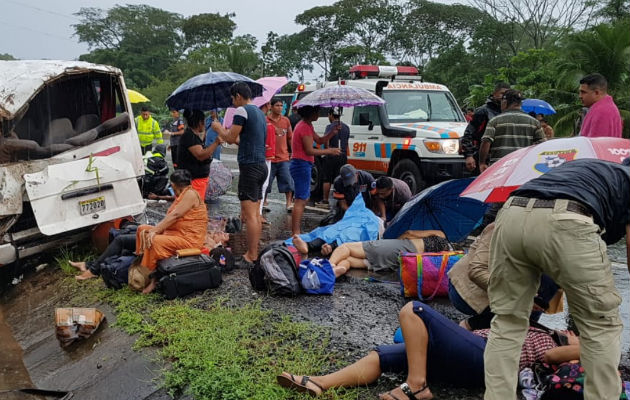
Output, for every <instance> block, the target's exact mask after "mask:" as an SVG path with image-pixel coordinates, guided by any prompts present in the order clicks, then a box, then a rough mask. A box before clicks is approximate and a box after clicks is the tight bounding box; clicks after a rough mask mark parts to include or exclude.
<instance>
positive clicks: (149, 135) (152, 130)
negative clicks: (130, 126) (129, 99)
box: [136, 115, 164, 147]
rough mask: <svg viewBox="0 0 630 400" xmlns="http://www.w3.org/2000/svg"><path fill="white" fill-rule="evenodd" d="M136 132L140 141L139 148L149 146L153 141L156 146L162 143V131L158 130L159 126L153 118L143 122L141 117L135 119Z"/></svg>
mask: <svg viewBox="0 0 630 400" xmlns="http://www.w3.org/2000/svg"><path fill="white" fill-rule="evenodd" d="M136 130H137V131H138V139H140V146H142V147H145V146H150V145H152V144H153V140H155V141H156V143H157V144H160V143H164V139H162V131H161V130H160V124H158V123H157V121H156V120H154V119H153V117H149V119H147V120H145V119H144V118H142V116H141V115H139V116H137V117H136Z"/></svg>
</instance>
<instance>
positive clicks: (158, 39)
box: [73, 5, 183, 88]
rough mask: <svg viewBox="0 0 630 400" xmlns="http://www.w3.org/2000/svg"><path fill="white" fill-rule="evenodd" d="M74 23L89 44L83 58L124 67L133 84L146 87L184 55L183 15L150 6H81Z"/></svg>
mask: <svg viewBox="0 0 630 400" xmlns="http://www.w3.org/2000/svg"><path fill="white" fill-rule="evenodd" d="M75 15H76V16H78V17H79V18H80V20H81V22H80V23H78V24H75V25H73V28H74V30H75V35H76V36H78V38H79V41H80V42H83V43H87V45H88V47H89V49H90V50H92V51H91V52H90V53H88V54H84V55H82V56H81V57H80V59H81V60H85V61H92V62H99V63H105V64H110V65H115V66H117V67H119V68H121V69H122V70H123V71H124V73H125V75H126V78H127V80H128V81H129V83H130V86H134V87H137V88H144V87H146V86H147V85H148V84H149V83H150V82H151V79H152V78H153V77H157V76H158V75H159V74H160V73H161V71H163V70H165V69H166V68H167V67H168V66H169V65H170V64H171V63H173V62H176V61H177V60H179V58H180V57H181V55H182V51H183V49H182V45H181V44H182V36H181V30H180V27H181V23H182V18H181V16H180V15H179V14H175V13H171V12H168V11H164V10H161V9H159V8H155V7H151V6H147V5H126V6H119V5H117V6H115V7H113V8H110V9H109V10H107V11H105V10H103V9H100V8H92V7H90V8H81V9H80V10H79V12H77V13H76V14H75Z"/></svg>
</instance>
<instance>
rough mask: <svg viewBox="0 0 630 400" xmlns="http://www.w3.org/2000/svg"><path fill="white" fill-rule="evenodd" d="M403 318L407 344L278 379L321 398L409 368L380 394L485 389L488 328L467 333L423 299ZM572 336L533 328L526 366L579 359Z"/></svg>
mask: <svg viewBox="0 0 630 400" xmlns="http://www.w3.org/2000/svg"><path fill="white" fill-rule="evenodd" d="M399 318H400V327H401V328H402V334H403V338H404V340H405V342H404V343H400V344H386V345H380V346H377V347H376V348H375V349H374V350H373V351H371V352H370V353H369V354H368V355H367V356H365V357H363V358H361V359H360V360H359V361H357V362H355V363H353V364H351V365H349V366H347V367H345V368H343V369H341V370H339V371H335V372H333V373H330V374H327V375H322V376H302V375H293V374H291V373H288V372H282V374H280V375H278V377H277V381H278V384H279V385H281V386H283V387H287V388H291V389H294V390H297V391H299V392H307V393H309V394H310V395H312V396H319V395H321V394H322V393H323V392H325V391H326V390H328V389H331V388H337V387H354V386H365V385H368V384H370V383H372V382H374V381H376V380H377V379H378V378H379V377H380V376H381V374H382V373H405V372H406V373H407V378H406V380H405V382H404V383H403V384H401V385H400V386H398V387H396V388H394V389H392V390H391V391H389V392H386V393H382V394H381V395H380V396H379V398H380V399H385V400H403V399H409V400H427V399H432V398H433V395H432V394H431V390H430V389H429V386H428V382H432V383H433V382H444V383H447V384H448V385H449V386H463V387H483V385H484V360H483V353H484V349H485V347H486V340H487V336H488V333H489V330H488V329H484V330H479V331H475V332H470V331H467V330H466V329H464V328H462V327H460V326H458V325H457V324H456V323H455V322H453V321H451V320H450V319H448V318H446V317H445V316H443V315H442V314H440V313H439V312H437V311H435V310H434V309H432V308H431V307H429V306H428V305H426V304H424V303H421V302H419V301H413V302H410V303H407V304H406V305H405V306H404V307H403V308H402V309H401V310H400V317H399ZM566 339H567V342H568V344H566V345H562V346H560V345H558V344H557V343H555V342H554V340H553V338H552V336H551V335H550V334H549V333H548V332H543V331H541V330H538V329H533V328H532V329H530V330H529V332H528V333H527V337H526V339H525V343H524V345H523V349H522V352H521V360H520V364H521V367H522V368H525V367H530V368H531V367H532V366H533V364H534V363H535V362H536V361H544V362H548V363H559V362H563V361H570V360H575V359H579V357H580V346H579V339H578V338H577V336H575V335H574V334H572V333H570V332H569V333H567V334H566ZM515 396H516V393H515Z"/></svg>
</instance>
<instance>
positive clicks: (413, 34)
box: [393, 0, 484, 66]
mask: <svg viewBox="0 0 630 400" xmlns="http://www.w3.org/2000/svg"><path fill="white" fill-rule="evenodd" d="M483 17H484V15H483V13H481V12H480V11H479V10H477V9H475V8H473V7H469V6H465V5H460V4H454V5H448V4H441V3H435V2H432V1H427V0H409V1H408V2H406V3H405V5H404V7H403V13H402V17H401V18H400V19H399V21H400V22H398V23H397V30H396V34H395V35H394V36H393V45H394V46H395V52H394V53H395V56H396V57H397V58H398V59H399V60H400V61H410V62H411V63H412V64H415V65H418V66H424V65H425V64H427V62H428V61H429V60H431V59H432V58H435V57H437V56H438V55H439V54H440V53H442V52H444V51H446V50H447V49H449V48H450V47H451V46H457V45H458V44H459V43H460V42H465V41H467V40H468V39H469V38H471V36H472V34H473V32H474V31H475V27H477V26H478V25H479V21H480V20H483V19H484V18H483Z"/></svg>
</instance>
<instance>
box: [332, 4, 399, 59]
mask: <svg viewBox="0 0 630 400" xmlns="http://www.w3.org/2000/svg"><path fill="white" fill-rule="evenodd" d="M332 7H334V8H336V9H337V13H338V17H337V18H336V20H335V23H336V29H335V30H336V31H338V32H342V33H345V35H344V36H343V39H344V43H345V45H346V48H348V47H351V49H352V53H353V54H354V55H356V56H358V57H356V61H357V62H359V63H362V64H377V63H379V62H382V60H383V58H384V57H383V54H384V53H386V52H389V53H392V52H393V50H394V49H393V48H392V38H393V35H394V33H395V32H396V31H397V30H398V28H399V26H398V23H397V22H398V21H400V20H401V19H402V7H401V6H400V5H398V4H397V3H396V2H394V1H390V0H371V1H365V0H340V1H338V2H336V3H335V4H333V5H332ZM358 50H360V52H359V51H358ZM340 53H343V51H341V52H340ZM346 53H347V51H346ZM338 56H341V57H343V54H338Z"/></svg>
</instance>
